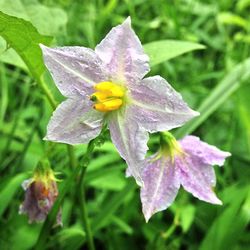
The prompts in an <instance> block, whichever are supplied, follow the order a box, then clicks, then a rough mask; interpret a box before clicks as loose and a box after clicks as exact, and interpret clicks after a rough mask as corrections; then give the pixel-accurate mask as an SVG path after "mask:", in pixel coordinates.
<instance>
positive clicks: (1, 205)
mask: <svg viewBox="0 0 250 250" xmlns="http://www.w3.org/2000/svg"><path fill="white" fill-rule="evenodd" d="M26 178H27V174H18V175H16V176H14V177H12V178H11V179H10V180H9V181H7V182H6V183H7V184H6V186H5V187H2V190H1V192H0V217H1V216H2V214H3V212H4V211H5V209H6V208H7V207H8V205H9V203H10V202H11V201H12V199H13V197H14V195H15V193H16V192H17V190H19V189H21V184H22V182H23V181H24V180H25V179H26Z"/></svg>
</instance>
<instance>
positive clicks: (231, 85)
mask: <svg viewBox="0 0 250 250" xmlns="http://www.w3.org/2000/svg"><path fill="white" fill-rule="evenodd" d="M249 77H250V58H248V59H246V60H245V61H244V62H242V63H240V64H238V65H236V66H235V67H234V68H233V69H232V70H231V71H230V72H229V73H228V74H227V75H226V77H225V78H223V79H222V81H221V82H220V83H219V84H218V85H217V86H216V87H215V88H214V89H213V90H212V91H211V93H210V95H209V96H208V97H207V98H206V99H205V100H204V101H203V103H202V104H201V105H200V107H199V108H198V111H199V112H200V116H198V117H196V118H194V119H192V120H191V121H190V122H188V123H186V125H184V126H183V127H181V128H180V129H178V130H177V133H175V136H176V137H178V138H182V137H183V136H185V135H186V134H190V133H192V132H193V131H194V130H195V129H196V128H198V127H199V126H200V125H201V124H202V123H203V122H204V121H205V120H206V119H207V118H208V117H209V116H210V115H211V114H213V112H215V111H216V110H217V109H218V108H219V107H220V106H221V105H222V104H223V102H224V101H226V100H227V98H228V97H229V96H230V95H231V94H232V93H234V92H235V91H236V90H237V89H238V88H239V87H240V85H241V82H243V81H245V80H247V79H248V78H249Z"/></svg>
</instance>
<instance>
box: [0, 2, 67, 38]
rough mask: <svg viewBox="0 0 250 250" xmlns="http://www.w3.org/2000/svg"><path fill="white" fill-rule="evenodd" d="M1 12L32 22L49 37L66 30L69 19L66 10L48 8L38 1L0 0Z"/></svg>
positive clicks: (40, 31)
mask: <svg viewBox="0 0 250 250" xmlns="http://www.w3.org/2000/svg"><path fill="white" fill-rule="evenodd" d="M0 10H1V11H2V12H4V13H5V14H8V15H10V16H15V17H19V18H22V19H24V20H26V21H29V22H31V23H32V25H34V26H35V27H36V28H37V30H38V32H39V33H41V34H44V35H49V36H55V35H57V34H58V33H59V32H61V30H63V29H65V27H66V24H67V19H68V18H67V14H66V12H65V11H64V10H62V9H60V8H54V7H47V6H45V5H42V4H40V3H39V2H38V1H36V0H33V1H30V0H28V1H27V0H15V1H13V0H9V1H6V0H0Z"/></svg>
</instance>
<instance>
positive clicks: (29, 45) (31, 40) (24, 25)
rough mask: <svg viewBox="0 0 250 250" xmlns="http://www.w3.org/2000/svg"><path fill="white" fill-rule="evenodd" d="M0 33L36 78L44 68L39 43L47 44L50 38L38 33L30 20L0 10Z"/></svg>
mask: <svg viewBox="0 0 250 250" xmlns="http://www.w3.org/2000/svg"><path fill="white" fill-rule="evenodd" d="M0 35H1V36H2V37H3V38H4V39H5V40H6V41H7V43H8V45H9V46H10V47H12V48H13V49H14V50H15V51H16V52H17V53H18V54H19V55H20V57H21V58H22V59H23V61H24V62H25V63H26V65H27V66H28V68H29V70H30V72H31V74H32V75H33V77H35V78H37V79H38V78H39V77H40V75H41V74H42V73H43V71H44V70H45V67H44V64H43V60H42V52H41V49H40V48H39V43H42V44H47V45H48V44H49V43H50V42H51V40H52V38H51V37H47V36H43V35H40V34H39V33H38V31H37V30H36V28H35V27H34V26H33V25H32V24H31V23H30V22H27V21H25V20H23V19H21V18H16V17H13V16H9V15H6V14H4V13H3V12H0Z"/></svg>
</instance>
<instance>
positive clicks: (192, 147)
mask: <svg viewBox="0 0 250 250" xmlns="http://www.w3.org/2000/svg"><path fill="white" fill-rule="evenodd" d="M179 142H180V144H181V146H182V148H183V150H184V151H185V152H187V153H188V154H190V155H192V156H197V157H198V158H200V160H201V161H202V162H203V163H204V164H210V165H219V166H222V165H223V164H224V162H225V159H226V158H227V157H229V156H230V155H231V154H230V153H229V152H225V151H222V150H220V149H218V148H217V147H215V146H212V145H209V144H207V143H206V142H203V141H201V140H200V138H198V137H196V136H191V135H190V136H186V137H184V138H183V139H182V140H180V141H179Z"/></svg>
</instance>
